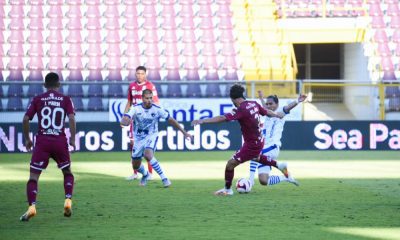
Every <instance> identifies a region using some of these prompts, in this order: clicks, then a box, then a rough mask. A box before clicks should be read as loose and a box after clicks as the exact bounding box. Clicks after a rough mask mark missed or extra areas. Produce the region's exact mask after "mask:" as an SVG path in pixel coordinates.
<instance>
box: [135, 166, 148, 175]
mask: <svg viewBox="0 0 400 240" xmlns="http://www.w3.org/2000/svg"><path fill="white" fill-rule="evenodd" d="M137 171H138V172H139V173H141V174H142V175H143V176H146V175H147V174H149V173H148V172H147V170H146V169H145V168H144V165H143V164H140V167H139V168H138V169H137Z"/></svg>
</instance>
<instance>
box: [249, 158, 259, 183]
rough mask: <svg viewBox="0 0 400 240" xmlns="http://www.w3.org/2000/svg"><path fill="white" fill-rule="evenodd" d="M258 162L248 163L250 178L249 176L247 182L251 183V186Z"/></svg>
mask: <svg viewBox="0 0 400 240" xmlns="http://www.w3.org/2000/svg"><path fill="white" fill-rule="evenodd" d="M258 164H259V163H258V162H256V161H250V176H249V180H250V182H251V184H252V185H254V176H255V173H256V170H257V167H258Z"/></svg>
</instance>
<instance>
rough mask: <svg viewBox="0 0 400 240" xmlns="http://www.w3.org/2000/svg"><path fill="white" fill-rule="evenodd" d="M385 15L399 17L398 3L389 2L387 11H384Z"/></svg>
mask: <svg viewBox="0 0 400 240" xmlns="http://www.w3.org/2000/svg"><path fill="white" fill-rule="evenodd" d="M386 15H387V16H399V15H400V9H399V5H398V2H397V3H396V2H389V3H388V4H387V9H386Z"/></svg>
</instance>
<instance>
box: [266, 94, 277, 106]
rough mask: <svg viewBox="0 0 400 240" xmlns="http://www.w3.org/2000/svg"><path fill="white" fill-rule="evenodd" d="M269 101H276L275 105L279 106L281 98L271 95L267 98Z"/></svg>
mask: <svg viewBox="0 0 400 240" xmlns="http://www.w3.org/2000/svg"><path fill="white" fill-rule="evenodd" d="M267 99H272V101H274V103H276V104H278V103H279V98H278V96H276V95H269V96H268V97H267Z"/></svg>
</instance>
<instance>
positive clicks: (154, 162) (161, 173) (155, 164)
mask: <svg viewBox="0 0 400 240" xmlns="http://www.w3.org/2000/svg"><path fill="white" fill-rule="evenodd" d="M149 163H150V164H151V166H152V167H153V169H154V170H156V172H157V174H158V175H159V176H160V178H161V179H165V178H167V176H165V174H164V171H163V170H162V168H161V166H160V164H159V163H158V161H157V159H156V158H155V157H153V158H152V159H151V160H150V162H149Z"/></svg>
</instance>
